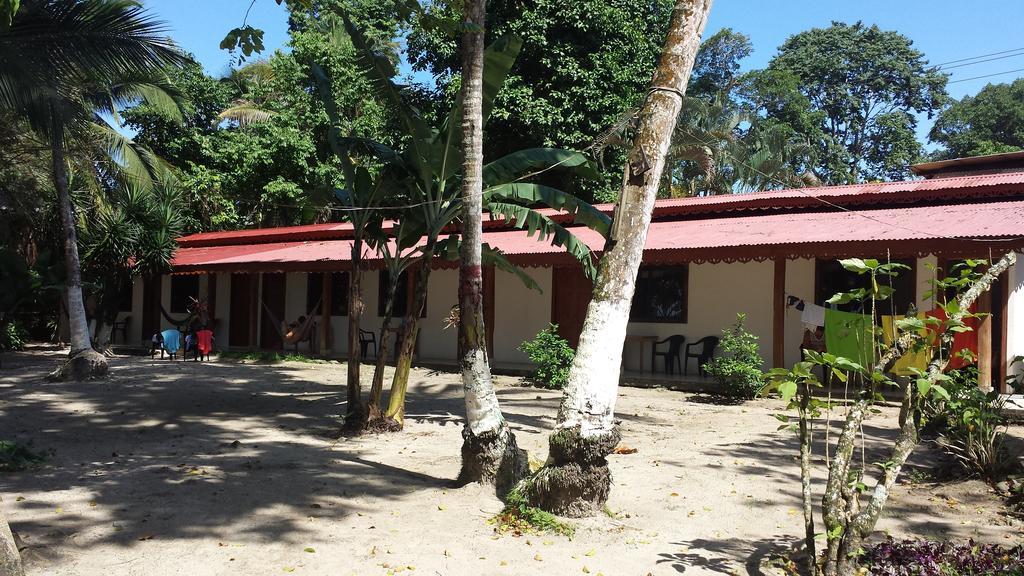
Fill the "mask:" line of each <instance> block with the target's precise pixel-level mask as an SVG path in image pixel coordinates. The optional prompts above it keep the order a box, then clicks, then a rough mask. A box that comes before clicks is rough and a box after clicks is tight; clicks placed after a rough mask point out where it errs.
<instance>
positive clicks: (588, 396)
mask: <svg viewBox="0 0 1024 576" xmlns="http://www.w3.org/2000/svg"><path fill="white" fill-rule="evenodd" d="M710 9H711V0H678V1H677V2H676V5H675V8H674V9H673V11H672V20H671V22H670V24H669V30H668V36H667V38H666V39H665V47H664V49H663V51H662V54H661V60H660V61H659V63H658V68H657V70H656V72H655V75H654V80H653V84H652V86H651V90H650V92H649V93H648V96H647V99H646V101H645V102H644V105H643V107H642V109H641V110H640V126H639V128H638V130H637V133H636V136H635V138H634V140H633V147H632V150H631V152H630V155H629V159H628V160H627V163H626V167H625V170H624V171H623V182H622V193H621V195H620V197H619V203H618V206H617V207H616V209H615V217H614V219H613V222H612V233H611V237H610V238H609V240H608V243H607V245H606V250H605V253H604V256H603V257H602V258H601V262H600V264H599V266H598V271H597V278H596V280H595V282H594V291H593V297H592V299H591V301H590V304H589V305H588V306H587V316H586V319H585V320H584V322H583V330H582V332H581V333H580V342H579V346H578V348H577V350H576V358H575V359H574V360H573V363H572V368H571V370H570V372H569V378H568V381H567V383H566V386H565V395H564V396H563V398H562V404H561V406H560V407H559V410H558V421H557V424H556V426H555V432H554V433H552V435H551V438H550V439H549V443H548V444H549V452H548V461H547V463H546V464H545V467H544V468H543V469H542V470H541V471H540V472H539V473H538V474H537V475H536V476H535V477H534V478H533V479H531V481H530V484H529V485H528V486H527V487H526V489H525V492H526V494H527V496H528V498H529V500H530V502H531V503H532V504H533V505H535V506H539V507H541V508H543V509H545V510H549V511H551V512H554V513H556V514H563V515H568V516H588V515H592V514H596V513H597V512H598V511H599V510H600V509H601V508H602V507H603V505H604V503H605V502H606V501H607V499H608V492H609V490H610V489H611V473H610V472H609V470H608V462H607V460H606V459H605V457H606V456H607V455H608V454H610V453H611V451H612V450H613V449H614V448H615V445H616V444H617V443H618V441H619V433H618V429H617V428H616V427H615V425H614V418H615V399H616V396H617V394H618V386H619V369H620V364H621V362H622V345H623V342H624V341H625V337H626V326H627V324H628V323H629V310H630V307H631V305H632V300H633V291H634V288H635V286H636V276H637V271H638V270H639V268H640V262H641V260H642V259H643V250H644V244H645V243H646V241H647V229H648V227H649V226H650V223H651V214H652V212H653V210H654V200H655V198H656V197H657V193H658V187H659V183H660V182H661V173H662V171H663V169H664V167H665V156H666V154H667V152H668V148H669V144H670V143H671V141H672V133H673V131H674V130H675V125H676V118H677V116H678V115H679V110H680V108H681V107H682V99H683V95H684V93H685V92H686V85H687V82H688V81H689V78H690V71H691V69H692V68H693V62H694V59H695V58H696V55H697V49H698V48H699V47H700V37H701V34H702V33H703V31H704V25H705V23H706V22H707V17H708V11H709V10H710Z"/></svg>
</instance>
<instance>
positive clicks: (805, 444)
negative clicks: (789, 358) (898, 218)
mask: <svg viewBox="0 0 1024 576" xmlns="http://www.w3.org/2000/svg"><path fill="white" fill-rule="evenodd" d="M810 400H811V389H810V386H809V385H804V390H803V392H802V393H801V395H800V488H801V494H802V497H803V505H804V544H805V546H806V547H807V550H806V552H807V574H808V576H815V575H816V574H817V573H818V563H817V560H818V553H817V549H816V548H815V545H814V496H813V493H812V492H811V447H812V446H813V444H812V441H813V437H812V436H811V421H810V420H811V415H810V413H809V411H808V405H809V404H810Z"/></svg>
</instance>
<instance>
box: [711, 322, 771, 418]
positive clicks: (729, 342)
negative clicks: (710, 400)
mask: <svg viewBox="0 0 1024 576" xmlns="http://www.w3.org/2000/svg"><path fill="white" fill-rule="evenodd" d="M745 320H746V314H737V315H736V323H735V324H733V325H732V326H730V327H729V328H726V329H725V330H722V341H721V342H720V343H719V349H721V351H722V354H721V355H720V356H716V357H715V358H712V359H711V361H710V362H708V363H706V364H704V370H705V371H706V372H707V373H708V375H709V376H711V377H712V378H714V379H715V382H717V383H718V384H719V385H720V386H721V387H722V392H723V393H724V394H726V395H728V396H733V397H736V398H746V399H750V398H754V397H755V396H757V393H758V391H760V390H761V388H762V387H763V386H764V374H763V373H762V372H761V367H762V366H763V365H764V361H763V360H762V359H761V354H760V347H759V346H758V344H757V336H755V335H753V334H751V333H750V332H748V331H747V329H746V328H744V327H743V322H744V321H745Z"/></svg>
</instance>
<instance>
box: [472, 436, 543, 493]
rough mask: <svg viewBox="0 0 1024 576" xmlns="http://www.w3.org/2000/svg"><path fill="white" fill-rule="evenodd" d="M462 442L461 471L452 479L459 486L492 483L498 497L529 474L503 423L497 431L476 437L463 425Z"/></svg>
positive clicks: (518, 449)
mask: <svg viewBox="0 0 1024 576" xmlns="http://www.w3.org/2000/svg"><path fill="white" fill-rule="evenodd" d="M462 439H463V442H462V469H461V470H460V471H459V477H458V479H457V480H456V482H457V483H458V484H459V485H460V486H464V485H466V484H470V483H472V482H478V483H480V484H493V485H494V487H495V490H496V491H497V493H498V496H499V497H501V496H504V495H505V494H507V493H508V492H509V490H511V489H512V488H513V487H514V486H515V485H516V484H517V483H518V482H519V481H520V480H522V479H523V478H525V477H526V476H527V475H528V474H529V473H530V463H529V460H528V459H527V455H526V450H522V449H520V448H519V446H518V445H517V444H516V435H515V434H513V433H512V431H511V430H509V428H508V425H507V424H502V426H501V428H500V429H499V430H498V431H497V432H492V433H485V434H481V435H479V436H477V435H475V434H473V432H472V431H471V430H470V429H469V426H466V427H465V428H463V429H462Z"/></svg>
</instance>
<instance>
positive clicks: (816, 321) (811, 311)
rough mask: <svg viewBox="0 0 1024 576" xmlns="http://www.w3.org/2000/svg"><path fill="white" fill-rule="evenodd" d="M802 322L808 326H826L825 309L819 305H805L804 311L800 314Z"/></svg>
mask: <svg viewBox="0 0 1024 576" xmlns="http://www.w3.org/2000/svg"><path fill="white" fill-rule="evenodd" d="M800 321H801V322H803V323H804V324H806V325H808V326H815V327H816V326H824V325H825V309H824V308H822V307H821V306H818V305H817V304H810V303H807V304H804V310H803V312H801V313H800Z"/></svg>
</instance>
